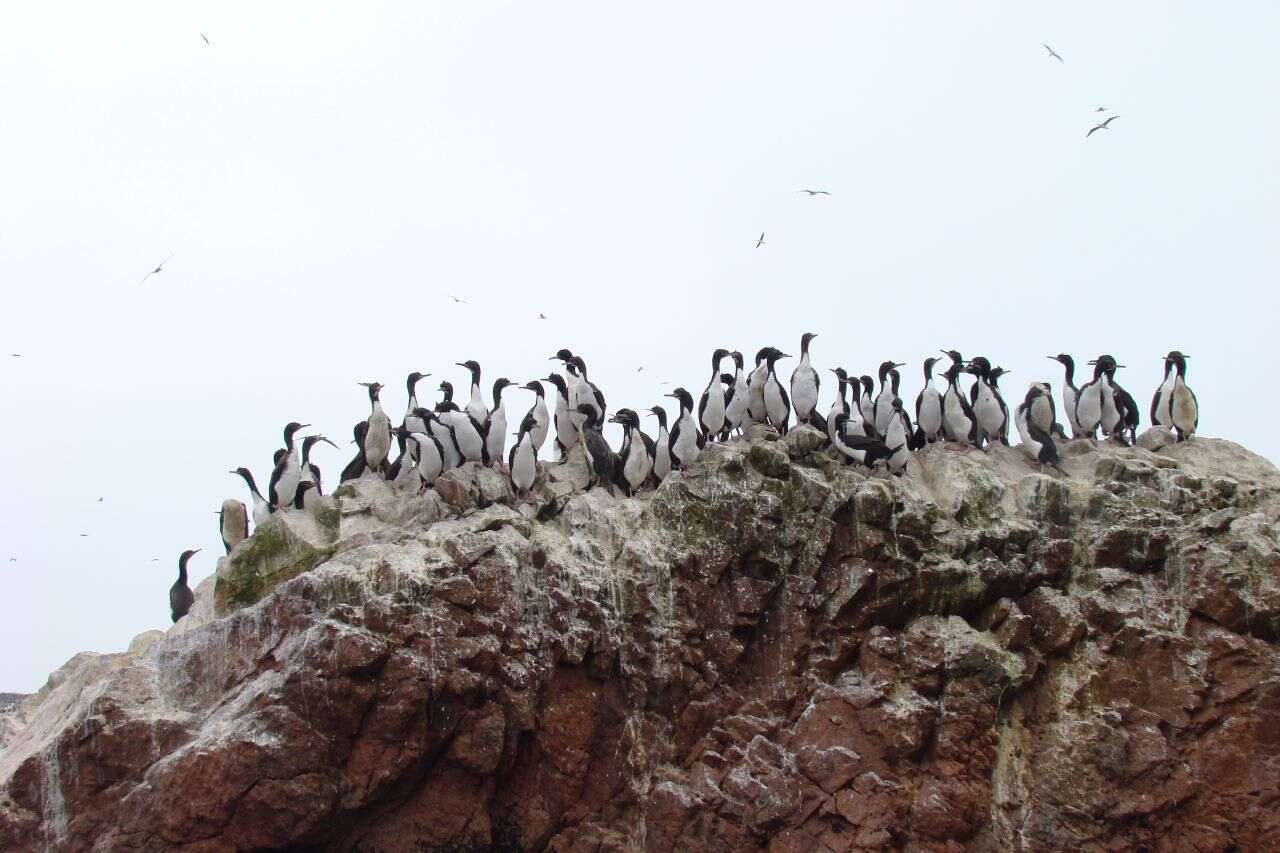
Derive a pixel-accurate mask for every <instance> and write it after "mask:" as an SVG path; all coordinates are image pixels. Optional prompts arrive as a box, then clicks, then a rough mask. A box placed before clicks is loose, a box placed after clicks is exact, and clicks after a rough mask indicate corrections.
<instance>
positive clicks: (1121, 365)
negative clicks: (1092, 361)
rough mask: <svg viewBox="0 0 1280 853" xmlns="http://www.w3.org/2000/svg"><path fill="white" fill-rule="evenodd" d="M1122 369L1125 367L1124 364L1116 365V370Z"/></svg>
mask: <svg viewBox="0 0 1280 853" xmlns="http://www.w3.org/2000/svg"><path fill="white" fill-rule="evenodd" d="M1121 367H1124V365H1123V364H1117V365H1116V368H1117V369H1118V368H1121Z"/></svg>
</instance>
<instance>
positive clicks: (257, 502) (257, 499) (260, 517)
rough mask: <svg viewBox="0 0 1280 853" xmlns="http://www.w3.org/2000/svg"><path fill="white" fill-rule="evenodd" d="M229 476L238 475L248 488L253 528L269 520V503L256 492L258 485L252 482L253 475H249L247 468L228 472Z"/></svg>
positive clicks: (270, 510)
mask: <svg viewBox="0 0 1280 853" xmlns="http://www.w3.org/2000/svg"><path fill="white" fill-rule="evenodd" d="M228 473H230V474H239V475H240V477H241V478H242V479H243V480H244V481H245V484H246V485H248V487H249V494H251V495H253V526H254V527H257V526H259V525H262V524H266V523H267V520H268V519H270V518H271V513H272V509H271V502H270V501H268V500H267V499H266V498H264V497H263V496H262V492H259V491H258V484H257V483H255V482H254V481H253V474H251V473H249V469H248V468H243V467H241V468H236V469H235V470H233V471H229V472H228Z"/></svg>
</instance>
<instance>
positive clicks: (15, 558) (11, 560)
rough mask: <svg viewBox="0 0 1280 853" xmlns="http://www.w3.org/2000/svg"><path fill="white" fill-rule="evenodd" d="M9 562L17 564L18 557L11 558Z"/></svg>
mask: <svg viewBox="0 0 1280 853" xmlns="http://www.w3.org/2000/svg"><path fill="white" fill-rule="evenodd" d="M9 562H10V563H16V562H18V558H17V557H10V558H9Z"/></svg>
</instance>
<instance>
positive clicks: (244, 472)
mask: <svg viewBox="0 0 1280 853" xmlns="http://www.w3.org/2000/svg"><path fill="white" fill-rule="evenodd" d="M362 423H363V422H362ZM227 473H228V474H239V475H240V476H241V477H242V478H244V481H245V482H246V483H248V484H249V488H250V490H252V491H255V492H256V491H257V490H258V487H257V485H255V484H254V482H253V474H251V473H250V472H249V469H248V468H245V467H243V466H242V467H240V468H236V469H234V470H231V471H228V472H227Z"/></svg>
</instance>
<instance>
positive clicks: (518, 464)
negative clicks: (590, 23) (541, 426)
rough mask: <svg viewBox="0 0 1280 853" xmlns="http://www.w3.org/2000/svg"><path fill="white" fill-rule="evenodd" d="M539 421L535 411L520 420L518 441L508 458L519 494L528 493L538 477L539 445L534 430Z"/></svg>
mask: <svg viewBox="0 0 1280 853" xmlns="http://www.w3.org/2000/svg"><path fill="white" fill-rule="evenodd" d="M535 427H537V421H536V420H535V419H534V417H533V412H529V414H527V415H525V416H524V420H523V421H521V422H520V431H519V432H518V433H516V443H515V444H514V445H513V446H512V448H511V455H510V456H509V457H508V458H507V470H508V471H509V472H510V473H511V485H512V486H514V487H515V490H516V494H517V495H525V494H528V492H529V490H530V489H531V488H533V483H534V481H535V480H536V479H537V478H538V447H537V445H536V444H535V443H534V440H533V430H534V428H535Z"/></svg>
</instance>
